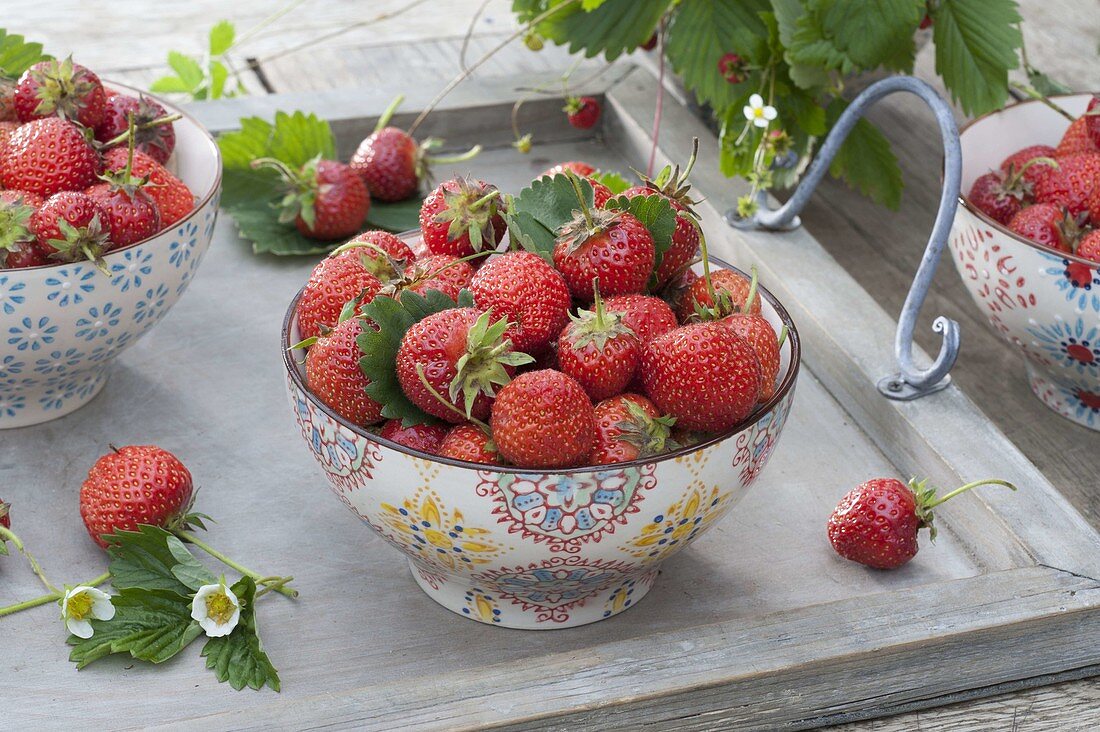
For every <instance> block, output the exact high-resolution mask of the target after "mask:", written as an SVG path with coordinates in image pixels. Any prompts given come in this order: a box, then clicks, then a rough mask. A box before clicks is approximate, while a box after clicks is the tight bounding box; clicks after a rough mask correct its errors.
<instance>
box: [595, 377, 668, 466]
mask: <svg viewBox="0 0 1100 732" xmlns="http://www.w3.org/2000/svg"><path fill="white" fill-rule="evenodd" d="M675 423H676V420H675V419H674V418H673V417H662V416H661V412H660V411H659V410H658V409H657V406H656V405H655V404H654V403H653V402H651V401H649V400H648V399H646V398H645V397H644V396H642V395H641V394H619V395H618V396H613V397H611V398H610V399H605V400H604V401H602V402H600V403H599V404H597V405H596V441H595V443H594V444H593V446H592V452H590V453H589V454H588V464H589V465H607V464H608V463H624V462H629V461H631V460H638V459H639V458H647V457H653V456H654V455H660V454H661V453H665V452H668V451H669V450H673V449H675V448H676V447H677V446H678V445H677V444H676V442H675V441H674V440H673V439H672V437H671V435H672V426H673V425H674V424H675Z"/></svg>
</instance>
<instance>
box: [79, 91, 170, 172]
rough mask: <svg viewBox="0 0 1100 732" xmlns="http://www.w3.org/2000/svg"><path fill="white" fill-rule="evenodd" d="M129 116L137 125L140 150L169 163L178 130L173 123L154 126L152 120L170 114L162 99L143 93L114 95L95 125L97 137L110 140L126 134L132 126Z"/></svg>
mask: <svg viewBox="0 0 1100 732" xmlns="http://www.w3.org/2000/svg"><path fill="white" fill-rule="evenodd" d="M130 115H133V118H134V124H135V126H136V132H135V136H136V137H135V141H136V148H137V150H139V151H141V152H142V153H144V154H146V155H148V156H149V157H150V158H152V159H153V160H156V161H157V162H158V163H160V164H161V165H163V164H164V163H167V162H168V158H169V157H171V155H172V151H173V150H175V149H176V130H175V128H174V127H173V126H172V123H171V122H167V123H164V124H158V125H153V124H152V122H153V121H155V120H157V119H159V118H161V117H166V116H167V115H168V111H167V110H166V109H165V108H164V107H162V106H161V104H160V102H158V101H156V100H155V99H150V98H149V97H147V96H145V95H144V94H142V95H141V96H140V97H138V98H135V97H131V96H129V95H128V94H115V95H114V96H113V97H111V98H110V99H109V100H107V108H106V112H105V114H104V116H103V121H102V122H100V123H99V124H98V125H96V128H95V139H96V140H98V141H99V142H110V141H112V140H114V139H116V138H117V137H119V136H121V135H123V134H125V133H126V131H127V130H128V129H129V124H130Z"/></svg>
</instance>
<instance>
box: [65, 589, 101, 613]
mask: <svg viewBox="0 0 1100 732" xmlns="http://www.w3.org/2000/svg"><path fill="white" fill-rule="evenodd" d="M94 604H95V600H93V599H92V596H91V595H90V594H89V593H88V592H78V593H76V594H75V595H73V596H72V597H70V598H69V602H68V603H67V604H66V606H65V607H66V609H67V611H68V613H69V617H70V618H72V619H73V620H83V619H84V618H86V617H88V614H89V613H90V612H91V611H92V605H94Z"/></svg>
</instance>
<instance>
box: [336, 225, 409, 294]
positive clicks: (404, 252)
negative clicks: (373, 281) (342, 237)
mask: <svg viewBox="0 0 1100 732" xmlns="http://www.w3.org/2000/svg"><path fill="white" fill-rule="evenodd" d="M344 247H348V248H353V249H354V250H355V251H356V252H358V254H359V260H360V261H361V262H362V263H363V267H365V268H366V270H367V271H368V272H370V273H371V274H372V275H374V276H375V277H377V278H378V279H379V280H382V281H383V282H385V281H388V280H392V279H394V278H396V277H400V276H401V275H402V274H403V273H404V272H405V269H406V267H407V266H408V265H410V264H412V263H413V262H415V261H416V255H415V254H413V250H412V249H410V248H409V245H408V244H406V243H405V242H403V241H401V240H400V239H398V238H397V237H396V236H394V235H393V234H391V233H389V232H388V231H364V232H363V233H362V234H359V235H358V236H356V237H354V238H353V239H351V240H350V241H348V243H347V244H345V245H344V246H343V247H341V249H343V248H344ZM338 251H339V250H338Z"/></svg>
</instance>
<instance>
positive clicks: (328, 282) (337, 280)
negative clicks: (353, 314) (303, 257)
mask: <svg viewBox="0 0 1100 732" xmlns="http://www.w3.org/2000/svg"><path fill="white" fill-rule="evenodd" d="M381 289H382V283H381V282H379V281H378V278H377V277H375V276H374V275H372V274H371V273H370V272H369V271H368V270H367V268H366V266H365V265H364V263H363V260H362V255H361V254H360V253H359V250H357V249H350V250H347V251H342V252H339V253H336V252H334V253H333V254H331V255H329V256H328V257H325V258H324V259H322V260H321V261H320V262H318V263H317V266H316V267H314V268H313V271H312V272H311V273H310V275H309V281H308V282H306V286H305V287H304V288H303V289H302V296H301V297H300V298H299V299H298V332H299V334H300V335H301V337H302V338H303V339H305V338H314V337H316V336H318V335H320V334H321V333H322V332H323V331H325V330H328V329H331V328H334V327H336V324H337V322H339V320H340V313H341V311H342V310H343V309H344V305H345V304H346V303H347V302H348V301H350V300H354V299H355V298H360V304H364V305H365V304H366V303H368V302H370V301H371V300H372V299H374V296H375V295H377V294H378V292H379V291H380V290H381Z"/></svg>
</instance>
